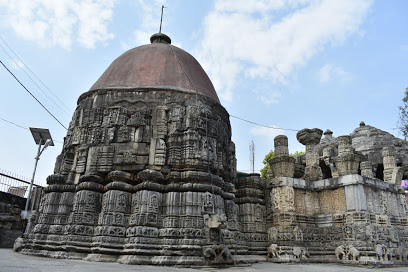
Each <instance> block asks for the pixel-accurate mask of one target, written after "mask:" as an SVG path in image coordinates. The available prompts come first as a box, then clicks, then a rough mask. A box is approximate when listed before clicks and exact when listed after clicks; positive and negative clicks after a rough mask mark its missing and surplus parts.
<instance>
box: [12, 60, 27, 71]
mask: <svg viewBox="0 0 408 272" xmlns="http://www.w3.org/2000/svg"><path fill="white" fill-rule="evenodd" d="M10 65H11V68H13V69H14V70H20V69H24V67H25V65H24V63H23V62H22V61H20V60H16V61H10Z"/></svg>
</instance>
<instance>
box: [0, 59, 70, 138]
mask: <svg viewBox="0 0 408 272" xmlns="http://www.w3.org/2000/svg"><path fill="white" fill-rule="evenodd" d="M0 63H1V65H3V67H4V68H5V69H6V70H7V71H8V72H9V73H10V74H11V75H12V76H13V77H14V79H15V80H17V82H18V83H20V85H21V86H22V87H23V88H24V89H25V90H26V91H27V92H28V93H29V94H30V95H31V96H32V97H33V98H34V99H35V100H36V101H37V102H38V103H39V104H40V105H41V106H42V107H43V108H44V109H45V110H46V111H47V112H48V114H49V115H51V116H52V117H53V118H54V119H55V120H56V121H57V122H58V123H59V124H60V125H61V126H62V127H63V128H65V129H66V130H68V129H67V128H66V127H65V126H64V125H63V124H62V123H61V122H60V121H59V120H58V119H57V117H55V116H54V115H53V114H52V113H51V112H50V111H49V110H48V109H47V108H46V107H45V106H44V105H43V104H42V103H41V102H40V101H39V100H38V99H37V98H36V97H35V96H34V95H33V94H32V93H31V92H30V91H29V90H28V89H27V88H26V87H25V86H24V85H23V83H21V81H20V80H19V79H18V78H17V77H16V76H15V75H14V74H13V73H12V72H11V71H10V70H9V69H8V68H7V66H6V65H5V64H4V63H3V62H2V61H1V60H0Z"/></svg>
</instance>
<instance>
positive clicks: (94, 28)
mask: <svg viewBox="0 0 408 272" xmlns="http://www.w3.org/2000/svg"><path fill="white" fill-rule="evenodd" d="M114 3H115V0H85V1H81V0H58V1H54V0H42V1H40V0H9V1H4V0H3V1H0V8H1V9H3V13H5V15H3V16H2V17H3V18H2V19H1V24H2V25H3V27H7V28H11V29H12V30H13V31H14V32H15V33H16V35H18V36H20V37H21V38H24V39H26V40H29V41H33V42H35V43H37V44H39V45H41V46H44V47H51V46H60V47H62V48H64V49H66V50H70V49H71V47H72V45H73V43H74V41H77V42H78V43H79V44H80V45H81V46H83V47H85V48H95V46H96V44H97V43H100V42H101V43H105V42H106V41H108V40H110V39H112V38H113V37H114V35H113V34H112V33H109V31H108V28H107V24H108V23H109V21H111V19H112V15H113V7H114Z"/></svg>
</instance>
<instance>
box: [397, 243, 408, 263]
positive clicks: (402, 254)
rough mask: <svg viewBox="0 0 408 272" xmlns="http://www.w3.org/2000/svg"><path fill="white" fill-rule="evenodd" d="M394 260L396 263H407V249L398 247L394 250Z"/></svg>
mask: <svg viewBox="0 0 408 272" xmlns="http://www.w3.org/2000/svg"><path fill="white" fill-rule="evenodd" d="M394 254H395V258H396V259H397V260H398V261H407V260H408V249H407V248H405V247H404V246H399V247H397V248H396V249H395V250H394Z"/></svg>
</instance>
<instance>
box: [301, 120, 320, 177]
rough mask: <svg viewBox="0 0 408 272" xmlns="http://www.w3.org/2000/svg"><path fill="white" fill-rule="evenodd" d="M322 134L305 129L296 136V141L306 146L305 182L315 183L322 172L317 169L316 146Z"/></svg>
mask: <svg viewBox="0 0 408 272" xmlns="http://www.w3.org/2000/svg"><path fill="white" fill-rule="evenodd" d="M322 134H323V131H322V130H321V129H318V128H314V129H307V128H305V129H302V130H301V131H299V132H298V133H297V134H296V139H297V140H298V141H299V142H300V143H301V144H303V145H305V146H306V169H305V180H308V181H316V180H318V179H320V177H321V172H322V171H321V169H320V167H319V154H318V153H317V149H316V145H317V144H318V143H319V142H320V138H321V137H322Z"/></svg>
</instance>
